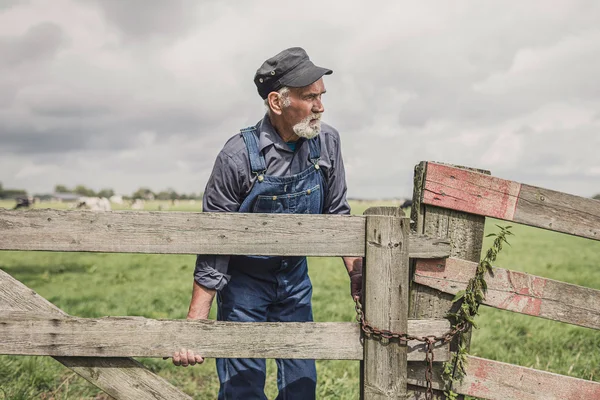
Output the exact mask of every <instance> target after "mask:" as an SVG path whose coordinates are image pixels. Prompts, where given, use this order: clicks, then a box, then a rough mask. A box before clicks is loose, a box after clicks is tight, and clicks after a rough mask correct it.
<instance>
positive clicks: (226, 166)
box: [194, 115, 350, 290]
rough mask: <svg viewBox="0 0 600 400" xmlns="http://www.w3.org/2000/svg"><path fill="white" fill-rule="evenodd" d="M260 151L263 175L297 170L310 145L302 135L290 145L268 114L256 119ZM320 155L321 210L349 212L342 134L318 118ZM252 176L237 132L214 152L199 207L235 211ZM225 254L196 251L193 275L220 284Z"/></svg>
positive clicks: (224, 278) (305, 164)
mask: <svg viewBox="0 0 600 400" xmlns="http://www.w3.org/2000/svg"><path fill="white" fill-rule="evenodd" d="M256 129H257V135H258V144H259V151H261V152H262V153H263V154H264V156H265V161H266V164H267V172H266V175H274V176H290V175H296V174H298V173H300V172H302V171H304V170H305V169H306V168H308V167H310V166H311V163H310V149H309V145H308V143H307V142H306V140H304V139H300V140H299V141H298V143H297V145H296V150H295V151H292V150H291V149H290V148H289V146H288V145H287V144H286V143H285V142H284V141H283V139H281V136H279V134H278V133H277V131H276V130H275V128H273V125H271V121H270V119H269V116H268V115H265V117H264V118H263V119H262V120H261V121H259V122H258V123H257V124H256ZM319 137H320V140H321V159H320V160H319V166H320V167H321V169H322V170H323V172H324V175H325V180H326V182H327V191H326V193H327V196H326V198H325V204H324V207H323V213H324V214H350V206H349V205H348V201H347V200H346V191H347V187H346V174H345V171H344V162H343V160H342V152H341V147H340V135H339V133H338V132H337V131H336V130H335V129H334V128H333V127H331V126H329V125H327V124H325V123H322V124H321V133H320V134H319ZM255 181H256V176H255V175H253V174H252V170H251V168H250V160H249V157H248V150H247V149H246V144H245V142H244V139H243V138H242V136H241V135H240V134H237V135H235V136H233V137H232V138H231V139H229V140H228V141H227V143H226V144H225V147H223V150H221V152H220V153H219V155H218V156H217V159H216V161H215V165H214V167H213V171H212V174H211V175H210V178H209V180H208V183H207V184H206V189H205V191H204V198H203V202H202V209H203V211H204V212H236V211H238V210H239V208H240V205H241V204H242V202H243V201H244V199H245V198H246V196H247V195H248V194H249V193H250V191H251V190H252V186H253V185H254V183H255ZM228 265H229V256H216V255H199V256H198V257H197V259H196V268H195V269H194V279H195V280H196V282H197V283H198V284H199V285H202V286H204V287H206V288H209V289H216V290H220V289H222V288H223V287H224V286H225V285H226V284H227V282H228V280H229V275H227V269H228Z"/></svg>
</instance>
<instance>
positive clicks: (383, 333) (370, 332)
mask: <svg viewBox="0 0 600 400" xmlns="http://www.w3.org/2000/svg"><path fill="white" fill-rule="evenodd" d="M354 303H355V304H356V305H355V307H354V308H355V309H356V320H357V321H358V322H359V323H360V326H361V330H362V332H363V333H364V335H365V337H366V338H367V339H372V340H377V341H379V342H381V343H383V344H388V343H389V342H392V341H395V342H398V344H402V345H407V344H408V342H409V341H410V340H416V341H419V342H423V343H425V345H426V348H427V349H426V352H425V363H426V364H427V366H426V369H425V381H426V382H427V390H426V391H425V399H426V400H432V399H433V383H432V381H433V350H434V348H435V344H436V343H442V344H446V343H448V342H450V341H451V340H452V339H453V338H454V336H455V335H456V334H457V333H459V332H465V331H467V330H468V329H469V328H470V327H471V324H469V323H468V322H466V321H463V322H461V323H459V324H457V325H456V326H454V327H453V328H452V329H450V330H449V331H448V332H446V333H444V334H443V335H441V336H434V335H432V336H413V335H409V334H408V333H406V332H404V333H399V332H393V331H390V330H387V329H378V328H376V327H374V326H373V325H371V324H369V322H368V321H367V320H366V319H365V314H364V312H363V310H362V304H360V300H359V299H358V298H355V299H354Z"/></svg>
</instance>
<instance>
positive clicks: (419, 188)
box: [409, 161, 490, 399]
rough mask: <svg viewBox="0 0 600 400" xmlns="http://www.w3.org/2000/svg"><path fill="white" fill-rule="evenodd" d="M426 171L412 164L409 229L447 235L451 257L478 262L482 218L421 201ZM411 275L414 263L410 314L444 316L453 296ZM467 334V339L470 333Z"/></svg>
mask: <svg viewBox="0 0 600 400" xmlns="http://www.w3.org/2000/svg"><path fill="white" fill-rule="evenodd" d="M454 167H457V168H464V169H468V170H471V171H476V172H480V173H484V174H488V175H489V173H490V172H489V171H485V170H480V169H475V168H466V167H460V166H454ZM426 173H427V162H426V161H422V162H421V163H419V164H418V165H416V166H415V175H414V191H413V206H412V210H411V229H412V230H413V231H415V232H416V233H417V234H422V235H427V236H429V237H433V238H448V240H449V241H450V245H451V250H450V256H451V257H455V258H459V259H462V260H468V261H475V262H479V259H480V256H481V246H482V243H483V233H484V227H485V217H482V216H479V215H474V214H468V213H465V212H460V211H453V210H449V209H445V208H439V207H434V206H429V205H424V204H422V203H421V199H422V198H423V190H424V189H423V187H424V183H425V176H426ZM413 264H414V263H413ZM413 275H414V265H412V264H411V274H410V279H411V288H410V310H409V317H410V318H417V319H427V318H445V317H446V314H447V313H448V312H449V311H450V308H451V307H452V298H453V297H454V296H452V295H450V294H446V293H443V292H441V291H439V290H437V289H432V288H430V287H427V286H423V285H419V284H416V283H414V282H412V278H413ZM468 337H469V340H470V334H469V336H468ZM467 345H468V344H467ZM455 347H456V343H454V342H453V343H452V345H451V350H455ZM420 383H423V386H424V385H425V377H423V380H422V382H420ZM410 389H411V390H415V395H414V397H412V398H414V399H419V398H422V395H421V394H419V392H421V393H422V391H423V389H422V388H417V387H413V386H411V387H410ZM434 397H435V398H436V399H444V394H443V392H442V391H439V390H436V391H435V396H434ZM460 398H462V396H461V397H460Z"/></svg>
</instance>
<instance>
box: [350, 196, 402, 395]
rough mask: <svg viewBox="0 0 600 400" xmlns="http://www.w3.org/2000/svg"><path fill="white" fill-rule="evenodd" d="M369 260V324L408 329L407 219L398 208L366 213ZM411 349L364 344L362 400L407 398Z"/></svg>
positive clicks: (366, 301)
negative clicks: (408, 353)
mask: <svg viewBox="0 0 600 400" xmlns="http://www.w3.org/2000/svg"><path fill="white" fill-rule="evenodd" d="M364 214H365V215H367V221H366V257H365V270H364V274H363V277H364V284H363V306H364V313H365V318H366V320H367V321H368V322H369V323H371V324H372V325H373V326H376V327H377V328H380V329H388V330H392V331H396V332H407V329H408V287H409V282H408V277H409V274H408V267H409V265H408V260H409V258H408V245H409V243H408V238H409V233H410V229H409V219H408V218H390V216H394V217H404V212H403V211H402V210H401V209H400V208H394V207H373V208H370V209H368V210H366V211H365V213H364ZM407 369H408V365H407V347H406V346H401V345H398V344H397V343H391V344H389V345H384V344H382V343H381V342H379V341H375V340H369V339H366V340H365V342H364V361H363V362H362V363H361V382H360V395H361V398H362V399H367V400H370V399H404V398H405V397H406V393H407Z"/></svg>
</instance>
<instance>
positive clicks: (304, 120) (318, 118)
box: [302, 113, 323, 122]
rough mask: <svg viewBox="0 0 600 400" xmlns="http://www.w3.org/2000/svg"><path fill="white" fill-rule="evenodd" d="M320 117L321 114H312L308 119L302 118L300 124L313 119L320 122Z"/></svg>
mask: <svg viewBox="0 0 600 400" xmlns="http://www.w3.org/2000/svg"><path fill="white" fill-rule="evenodd" d="M322 116H323V113H312V114H310V115H309V116H308V117H306V118H304V119H303V120H302V122H310V121H311V120H313V119H316V120H319V121H320V120H321V117H322Z"/></svg>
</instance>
